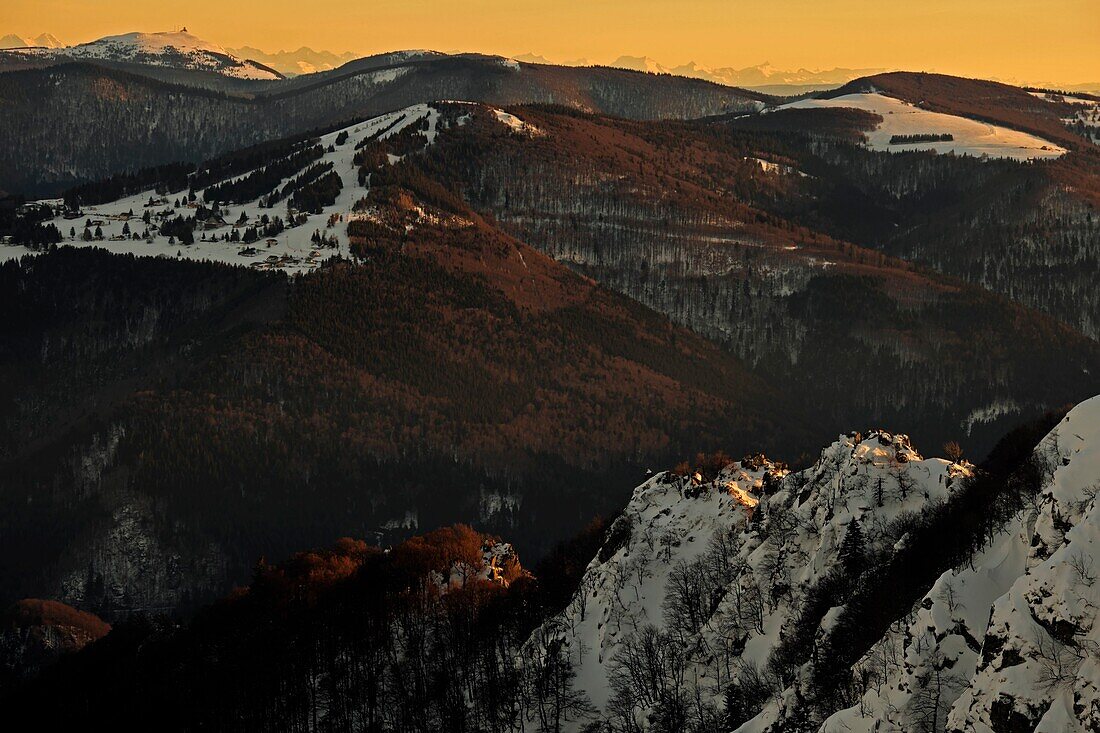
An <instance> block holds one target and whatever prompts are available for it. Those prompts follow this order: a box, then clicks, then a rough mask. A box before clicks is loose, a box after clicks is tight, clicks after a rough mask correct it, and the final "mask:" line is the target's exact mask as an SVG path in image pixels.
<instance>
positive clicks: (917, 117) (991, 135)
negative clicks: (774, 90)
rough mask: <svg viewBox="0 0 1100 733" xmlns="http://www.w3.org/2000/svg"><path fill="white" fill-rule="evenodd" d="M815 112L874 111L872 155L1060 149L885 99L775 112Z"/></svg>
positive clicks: (1040, 153) (1052, 152)
mask: <svg viewBox="0 0 1100 733" xmlns="http://www.w3.org/2000/svg"><path fill="white" fill-rule="evenodd" d="M821 107H845V108H853V109H861V110H864V111H867V112H874V113H875V114H878V115H881V116H882V123H881V124H880V125H879V126H878V127H876V128H875V129H874V130H872V131H871V132H870V133H868V134H867V145H868V147H870V148H871V149H872V150H880V151H890V152H901V151H906V150H932V151H935V152H937V153H954V154H956V155H973V156H979V157H980V156H988V157H990V158H1011V159H1013V160H1036V159H1048V158H1057V157H1060V156H1062V155H1064V154H1065V153H1066V149H1065V148H1063V147H1060V146H1058V145H1055V144H1054V143H1052V142H1049V141H1047V140H1043V139H1042V138H1040V137H1036V136H1035V135H1030V134H1028V133H1026V132H1019V131H1017V130H1010V129H1008V128H1007V127H1000V126H998V125H991V124H989V123H987V122H978V121H977V120H971V119H968V118H966V117H958V116H956V115H948V114H942V113H940V112H930V111H928V110H924V109H921V108H920V107H917V106H914V105H911V104H908V103H906V102H903V101H901V100H900V99H895V98H893V97H887V96H886V95H884V94H879V93H877V92H876V93H870V94H845V95H843V96H840V97H835V98H833V99H801V100H798V101H797V102H791V103H790V104H785V105H783V106H781V107H779V109H812V108H821ZM924 134H938V135H943V134H948V135H951V136H952V138H953V139H952V140H949V141H939V142H915V143H906V144H901V145H891V144H890V138H891V137H893V136H894V135H924Z"/></svg>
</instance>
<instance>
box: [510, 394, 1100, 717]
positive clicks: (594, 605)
mask: <svg viewBox="0 0 1100 733" xmlns="http://www.w3.org/2000/svg"><path fill="white" fill-rule="evenodd" d="M1019 455H1020V456H1021V458H1019V459H1016V460H1017V461H1022V462H1017V463H1013V464H1011V465H1013V466H1015V468H1011V470H1009V471H1008V472H1007V473H1005V474H1004V476H1003V477H1002V476H1001V474H1000V473H998V471H1000V470H1001V467H998V469H997V470H994V471H993V472H992V473H984V474H982V475H981V476H979V475H978V472H977V470H976V469H975V467H974V466H972V465H970V464H968V463H966V462H952V461H948V460H942V459H923V458H921V456H920V455H919V454H917V453H916V451H915V450H913V448H912V447H911V445H910V444H909V442H908V440H907V439H906V438H905V437H904V436H895V435H890V434H887V433H883V432H875V433H872V434H871V435H869V436H868V437H866V438H861V437H860V436H859V435H858V434H853V435H849V436H842V437H841V438H840V439H839V440H838V441H837V442H835V443H834V444H833V445H831V446H830V447H828V448H827V449H825V451H823V453H822V454H821V458H820V459H819V460H818V461H817V462H816V463H815V464H814V465H813V466H812V467H810V468H809V469H806V470H804V471H799V472H793V473H792V472H788V471H786V470H785V469H784V468H783V467H782V466H779V465H776V464H773V463H771V462H769V461H767V460H766V459H763V458H762V457H758V458H752V459H748V460H746V461H742V462H739V463H733V464H730V465H728V466H726V467H725V468H723V469H721V470H720V471H719V472H717V473H715V474H714V475H713V476H710V477H707V476H704V475H702V474H700V473H695V474H694V475H693V476H681V475H678V474H677V473H662V474H659V475H657V476H654V477H653V478H652V479H650V480H649V481H647V482H646V483H645V484H643V485H642V486H640V487H638V489H637V490H636V491H635V493H634V496H633V498H632V499H631V501H630V503H629V504H628V506H627V507H626V509H625V510H624V512H623V514H622V516H621V517H620V518H619V519H618V520H616V522H615V523H614V524H613V525H612V527H611V529H610V530H609V533H608V536H607V539H606V542H605V545H604V547H603V548H602V549H601V551H600V553H599V555H598V556H597V557H596V558H595V559H594V560H593V561H592V563H591V564H590V565H589V567H588V569H587V571H586V573H585V576H584V580H583V582H582V584H581V587H580V589H579V590H578V592H577V593H576V595H575V596H574V598H573V600H572V602H571V604H570V605H569V606H568V607H567V608H566V609H565V610H564V611H562V612H561V613H560V614H559V615H557V616H556V617H554V618H552V619H551V620H550V621H549V622H548V623H546V624H545V625H544V626H543V627H541V628H540V629H538V630H537V631H536V632H535V634H534V635H533V636H532V638H531V640H530V641H529V642H528V644H527V647H526V648H525V654H526V655H527V657H528V659H529V660H533V661H534V662H535V663H536V664H538V663H542V664H544V665H547V666H549V665H550V664H551V662H554V663H558V664H559V666H560V661H561V660H567V661H568V662H569V665H568V666H569V667H571V673H575V675H576V676H575V678H574V680H573V686H574V688H573V689H574V691H575V692H574V694H573V697H572V698H568V699H569V700H570V701H571V704H570V705H568V706H567V710H568V712H569V713H570V715H569V717H570V723H569V725H571V726H572V727H573V728H574V729H578V730H579V729H581V728H583V727H584V726H585V725H587V724H588V723H589V722H591V721H593V720H596V719H600V720H602V721H603V722H604V723H606V724H607V725H609V726H610V728H611V729H612V730H632V731H638V730H654V731H665V730H683V729H697V728H700V727H701V728H703V729H719V730H738V731H773V732H774V731H785V730H821V731H823V732H825V733H842V732H848V731H866V732H867V733H871V732H881V731H897V732H899V733H900V732H901V731H979V732H981V733H1005V732H1014V731H1074V732H1078V731H1080V732H1082V733H1083V732H1084V731H1093V730H1100V630H1098V627H1097V625H1096V614H1097V610H1098V608H1100V584H1098V583H1097V577H1098V574H1100V570H1098V568H1100V562H1098V559H1100V558H1098V555H1100V508H1098V506H1097V502H1096V496H1097V493H1098V489H1100V397H1096V398H1093V399H1092V400H1089V401H1087V402H1084V403H1082V404H1080V405H1078V406H1077V407H1076V408H1074V409H1073V410H1072V411H1071V412H1070V413H1069V414H1068V415H1067V416H1066V417H1065V418H1064V419H1063V420H1062V421H1060V422H1059V423H1058V424H1057V426H1056V427H1055V428H1054V429H1053V430H1051V431H1050V432H1049V433H1048V434H1047V435H1046V436H1045V437H1044V438H1043V439H1042V440H1041V441H1040V442H1039V444H1038V445H1037V446H1036V447H1035V448H1034V450H1033V451H1032V452H1031V454H1030V458H1028V453H1027V450H1026V447H1025V449H1024V451H1023V452H1022V453H1020V454H1019ZM704 472H705V470H704ZM991 477H994V478H991ZM990 481H995V482H996V483H997V485H998V486H1004V487H1007V488H1006V489H1005V490H1004V491H994V492H993V493H992V494H989V493H983V490H979V489H978V488H976V487H978V486H982V485H984V486H986V487H987V488H988V486H989V485H990ZM983 482H984V484H983ZM975 496H979V497H985V496H997V497H999V498H997V499H992V498H991V499H990V501H991V502H999V503H998V504H997V507H994V506H992V505H989V506H988V511H989V512H990V513H991V515H992V514H995V513H997V512H1001V511H1003V510H1004V507H1005V506H1009V507H1013V508H1012V509H1009V510H1008V511H1006V512H1004V513H1003V515H1001V517H1002V518H1001V519H999V520H990V521H989V522H985V521H984V520H983V521H979V522H977V523H978V524H981V525H983V526H982V527H981V528H978V529H976V530H975V531H976V533H977V535H978V536H979V537H980V538H979V539H978V540H977V541H976V542H975V543H974V546H976V547H980V549H979V550H978V551H977V552H976V553H973V555H972V557H968V559H966V560H965V561H963V562H960V563H958V564H957V565H956V567H954V568H951V569H948V570H947V571H946V572H943V573H942V574H941V575H940V576H939V577H938V578H936V577H935V575H934V574H933V575H932V576H926V577H928V579H927V580H925V581H923V582H924V583H925V585H924V586H923V588H924V589H926V592H925V591H924V590H921V589H920V587H919V586H918V587H917V588H916V589H915V588H913V587H912V583H909V581H910V578H903V577H897V576H896V574H895V576H894V577H892V576H891V575H890V573H889V572H882V569H881V568H880V567H876V566H875V565H874V563H876V562H877V563H881V564H890V563H893V559H892V558H896V557H899V556H903V555H905V554H906V553H907V552H908V553H909V555H910V557H911V556H912V555H913V552H914V548H923V550H927V549H928V548H929V543H933V544H938V543H941V542H942V543H944V544H951V543H952V540H953V539H955V538H948V537H944V536H942V535H940V534H937V532H938V531H939V530H938V529H937V528H941V527H944V526H950V521H957V520H958V518H959V516H967V515H963V514H960V513H958V512H957V511H956V513H955V514H952V511H951V510H950V507H953V506H954V507H958V506H960V505H966V504H967V502H968V501H974V497H975ZM1005 497H1012V500H1007V499H1005ZM964 499H965V500H964ZM971 506H973V504H971ZM985 506H987V505H986V504H981V505H980V507H985ZM1006 518H1007V521H1006ZM956 526H957V525H956ZM968 531H969V528H968ZM914 533H923V536H920V537H917V536H916V535H915V534H914ZM983 533H984V536H982V535H983ZM965 542H966V541H965V540H964V541H963V542H962V543H959V542H956V543H955V544H957V545H959V546H960V547H964V546H965ZM897 567H899V568H904V567H906V566H905V564H904V563H899V564H898V566H897ZM869 580H870V581H874V582H879V583H882V582H883V581H884V580H886V581H889V580H892V581H893V582H896V583H898V584H899V585H898V587H897V592H898V593H899V594H901V597H903V598H904V597H905V596H906V594H907V593H908V594H909V596H911V598H912V599H915V602H914V601H912V600H908V599H906V600H904V606H903V607H904V608H909V610H908V612H905V611H901V612H899V613H898V614H897V616H898V618H896V619H895V620H894V622H893V624H892V625H890V627H889V630H888V631H887V632H886V633H885V634H883V635H882V636H881V638H878V637H877V635H878V633H879V631H878V630H876V631H875V632H874V633H875V635H872V636H870V637H869V638H867V636H866V634H865V633H863V634H862V635H861V634H859V633H857V634H855V635H854V636H856V637H859V636H862V639H863V640H862V642H858V643H860V644H862V646H859V647H858V650H857V651H856V654H855V655H854V656H850V660H851V661H848V662H843V669H841V670H840V672H839V673H837V674H832V673H831V672H830V670H829V668H830V667H831V666H832V667H836V666H839V664H841V663H842V662H841V660H843V659H844V656H843V654H841V653H838V652H837V650H838V649H840V648H842V645H844V644H848V647H847V651H848V652H849V654H850V651H851V645H852V639H853V633H852V624H853V619H867V620H869V621H868V623H871V622H873V619H874V615H873V613H871V614H868V611H867V608H866V607H860V603H861V600H862V601H864V602H865V601H866V599H867V598H869V597H873V596H870V595H868V594H867V593H866V588H867V584H868V582H869ZM916 582H920V581H916ZM906 583H909V585H910V587H909V588H908V589H907V590H903V589H902V587H901V586H902V585H905V584H906ZM830 584H832V589H833V591H832V595H830V593H829V592H827V591H825V590H822V589H823V588H828V587H829V586H830ZM838 587H839V588H841V589H844V590H843V591H842V592H841V593H840V594H839V597H838V596H837V594H836V588H838ZM879 590H880V591H881V590H882V588H881V587H880V588H879ZM886 590H887V591H888V592H890V593H892V592H894V590H892V589H890V588H887V589H886ZM914 590H916V592H915V593H914ZM921 592H923V593H924V595H923V597H921V596H920V595H919V594H920V593H921ZM823 599H825V600H827V602H826V603H824V604H823V603H822V600H823ZM910 604H911V605H910ZM891 618H893V616H891ZM878 628H879V627H876V629H878ZM876 638H878V641H877V642H875V641H874V639H876ZM872 642H873V643H872ZM868 647H869V648H868ZM859 654H863V657H862V659H858V660H857V657H858V655H859ZM822 670H824V672H822ZM830 674H832V676H830ZM567 676H568V675H567ZM823 679H825V680H828V679H836V680H842V681H843V686H844V689H839V690H829V689H825V690H823V689H822V687H821V683H822V680H823ZM815 685H816V687H815ZM586 702H587V703H590V705H586V704H584V703H586ZM823 711H824V712H823Z"/></svg>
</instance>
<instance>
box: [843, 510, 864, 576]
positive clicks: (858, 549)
mask: <svg viewBox="0 0 1100 733" xmlns="http://www.w3.org/2000/svg"><path fill="white" fill-rule="evenodd" d="M840 562H841V563H842V564H843V565H844V569H845V570H847V571H848V572H849V573H850V574H852V575H858V574H859V573H860V572H862V571H863V568H864V566H865V565H866V563H867V549H866V547H865V545H864V542H863V530H862V529H860V526H859V522H858V521H856V520H855V519H854V518H853V519H852V521H850V522H848V530H847V531H846V532H845V533H844V540H843V541H841V543H840Z"/></svg>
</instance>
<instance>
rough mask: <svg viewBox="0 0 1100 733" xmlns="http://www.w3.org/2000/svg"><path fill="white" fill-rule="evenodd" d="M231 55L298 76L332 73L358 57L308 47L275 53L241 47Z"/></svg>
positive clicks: (230, 51)
mask: <svg viewBox="0 0 1100 733" xmlns="http://www.w3.org/2000/svg"><path fill="white" fill-rule="evenodd" d="M226 50H227V51H228V52H229V53H231V54H233V55H235V56H240V57H241V58H245V59H252V60H253V61H259V62H260V63H261V64H264V65H266V66H270V67H271V68H273V69H275V70H276V71H278V72H279V73H280V74H285V75H286V76H297V75H299V74H313V73H315V72H318V71H331V70H332V69H335V68H337V67H338V66H342V65H344V64H346V63H347V62H348V61H353V60H354V59H356V58H358V55H357V54H355V53H352V52H351V51H345V52H343V53H333V52H332V51H314V50H313V49H312V48H309V47H308V46H302V47H301V48H299V49H298V50H297V51H275V52H273V53H268V52H266V51H261V50H260V49H258V48H255V47H253V46H241V47H240V48H229V49H226Z"/></svg>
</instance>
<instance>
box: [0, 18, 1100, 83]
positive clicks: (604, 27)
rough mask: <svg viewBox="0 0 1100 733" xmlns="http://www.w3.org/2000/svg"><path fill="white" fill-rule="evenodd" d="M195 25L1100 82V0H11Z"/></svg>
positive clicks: (92, 32)
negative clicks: (239, 0)
mask: <svg viewBox="0 0 1100 733" xmlns="http://www.w3.org/2000/svg"><path fill="white" fill-rule="evenodd" d="M181 26H187V28H188V29H189V30H190V31H191V32H192V33H195V34H196V35H199V36H201V37H203V38H207V39H209V40H211V41H214V42H217V43H220V44H222V45H223V46H242V45H251V46H256V47H258V48H261V49H263V50H267V51H273V50H278V49H280V48H291V49H293V48H297V47H299V46H302V45H305V46H310V47H313V48H316V49H327V50H332V51H344V50H350V51H354V52H356V53H359V54H368V53H373V52H378V51H386V50H394V49H399V48H431V49H435V50H441V51H453V50H469V51H483V52H488V53H500V54H505V55H514V54H519V53H524V52H534V53H539V54H542V55H545V56H547V57H548V58H550V59H552V60H557V61H566V60H571V59H575V58H578V57H584V58H587V59H589V60H592V61H597V62H607V61H611V60H612V59H614V58H616V57H617V56H619V55H621V54H630V55H638V56H640V55H648V56H652V57H654V58H656V59H657V60H659V61H660V62H661V63H663V64H665V65H669V66H673V65H677V64H681V63H684V62H687V61H696V62H698V63H700V64H702V65H704V66H735V67H741V66H749V65H752V64H757V63H761V62H764V61H770V62H771V63H772V64H773V65H775V66H777V67H782V68H798V67H807V68H831V67H834V66H846V67H890V68H905V69H923V70H935V71H942V72H946V73H954V74H964V75H970V76H983V77H997V78H1001V79H1010V80H1018V81H1031V82H1041V81H1056V82H1062V83H1066V84H1071V83H1078V82H1095V81H1098V80H1100V0H904V1H901V2H899V1H896V0H724V1H723V0H675V1H668V0H664V1H658V0H537V1H536V0H507V1H504V2H502V1H500V0H262V1H261V0H244V1H242V2H232V1H231V0H179V1H178V2H173V1H172V0H167V2H164V1H162V0H0V35H3V34H5V33H16V34H18V35H22V36H35V35H37V34H39V33H41V32H42V31H49V32H51V33H53V34H54V35H56V36H57V37H58V38H60V39H61V40H62V41H64V42H66V43H76V42H81V41H88V40H92V39H94V38H98V37H100V36H103V35H108V34H112V33H123V32H126V31H131V30H144V31H158V30H173V29H178V28H179V27H181Z"/></svg>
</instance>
